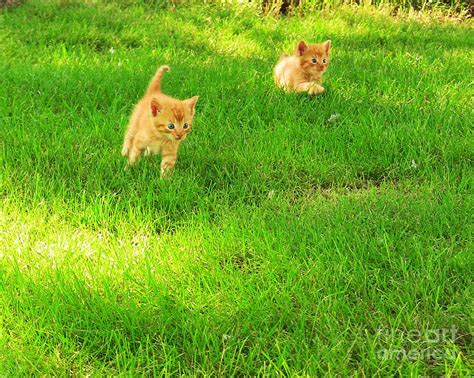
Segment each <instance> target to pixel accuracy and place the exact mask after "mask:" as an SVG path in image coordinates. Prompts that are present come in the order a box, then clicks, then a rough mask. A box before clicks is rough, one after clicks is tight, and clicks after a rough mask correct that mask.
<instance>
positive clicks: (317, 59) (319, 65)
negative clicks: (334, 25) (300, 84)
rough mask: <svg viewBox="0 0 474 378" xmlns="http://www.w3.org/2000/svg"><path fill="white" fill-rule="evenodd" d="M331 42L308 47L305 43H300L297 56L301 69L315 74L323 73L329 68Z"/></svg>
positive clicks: (297, 47) (297, 46)
mask: <svg viewBox="0 0 474 378" xmlns="http://www.w3.org/2000/svg"><path fill="white" fill-rule="evenodd" d="M330 49H331V41H330V40H327V41H326V42H324V43H319V44H314V45H307V44H306V43H305V41H299V42H298V44H297V45H296V56H298V57H299V58H300V62H301V67H302V68H303V69H304V70H306V71H308V72H314V73H323V72H324V71H326V70H327V68H328V66H329V52H330Z"/></svg>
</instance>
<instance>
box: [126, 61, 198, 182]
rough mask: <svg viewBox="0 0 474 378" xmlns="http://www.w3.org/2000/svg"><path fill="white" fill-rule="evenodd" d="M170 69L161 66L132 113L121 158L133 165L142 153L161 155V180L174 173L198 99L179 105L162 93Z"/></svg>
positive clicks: (194, 98)
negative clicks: (161, 88)
mask: <svg viewBox="0 0 474 378" xmlns="http://www.w3.org/2000/svg"><path fill="white" fill-rule="evenodd" d="M169 70H170V68H169V67H168V66H161V67H160V68H158V71H156V74H155V76H154V77H153V79H152V80H151V82H150V84H149V86H148V89H147V91H146V93H145V96H143V98H142V99H141V100H140V101H139V102H138V104H137V105H136V106H135V110H134V111H133V114H132V117H131V118H130V123H129V126H128V129H127V132H126V133H125V139H124V142H123V149H122V156H126V157H128V164H129V165H133V164H135V162H136V161H137V160H138V158H139V157H140V155H141V154H142V153H143V152H146V153H154V154H161V177H163V176H166V175H167V174H168V173H170V172H171V171H172V170H173V167H174V164H175V163H176V159H177V157H178V147H179V144H180V143H181V141H182V140H183V139H184V138H186V134H187V133H188V132H190V131H191V128H192V121H193V117H194V108H195V106H196V102H197V100H198V96H194V97H192V98H190V99H187V100H184V101H180V100H176V99H174V98H171V97H169V96H166V95H164V94H163V93H161V90H160V83H161V78H162V76H163V73H164V72H169Z"/></svg>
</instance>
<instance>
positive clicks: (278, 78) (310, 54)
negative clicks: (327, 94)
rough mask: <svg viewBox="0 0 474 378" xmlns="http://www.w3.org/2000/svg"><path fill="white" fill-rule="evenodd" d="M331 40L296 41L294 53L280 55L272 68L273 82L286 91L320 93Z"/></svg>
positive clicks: (322, 90)
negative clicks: (313, 42) (311, 43)
mask: <svg viewBox="0 0 474 378" xmlns="http://www.w3.org/2000/svg"><path fill="white" fill-rule="evenodd" d="M330 49H331V41H329V40H328V41H326V42H324V43H320V44H315V45H307V44H306V43H305V42H304V41H300V42H298V44H297V45H296V51H295V54H294V55H282V56H281V57H280V59H279V60H278V62H277V64H276V65H275V68H274V69H273V78H274V80H275V83H276V84H277V85H278V86H279V87H280V88H282V89H284V90H286V91H294V92H308V93H309V94H311V95H313V94H320V93H323V92H324V88H323V87H322V86H321V84H322V81H323V73H324V72H325V71H326V70H327V68H328V66H329V52H330Z"/></svg>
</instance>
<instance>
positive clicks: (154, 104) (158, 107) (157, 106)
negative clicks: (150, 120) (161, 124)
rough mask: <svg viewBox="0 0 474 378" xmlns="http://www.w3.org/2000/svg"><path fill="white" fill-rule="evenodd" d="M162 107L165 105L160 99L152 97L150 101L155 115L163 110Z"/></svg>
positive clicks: (152, 112)
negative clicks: (162, 104)
mask: <svg viewBox="0 0 474 378" xmlns="http://www.w3.org/2000/svg"><path fill="white" fill-rule="evenodd" d="M162 109H163V107H162V106H161V104H160V103H159V102H158V100H157V99H156V98H152V99H151V102H150V110H151V114H152V115H153V117H156V116H157V115H158V113H159V112H161V110H162Z"/></svg>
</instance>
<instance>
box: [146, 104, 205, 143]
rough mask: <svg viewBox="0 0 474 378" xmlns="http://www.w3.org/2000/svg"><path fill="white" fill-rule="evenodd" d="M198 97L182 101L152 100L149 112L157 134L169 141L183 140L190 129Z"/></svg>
mask: <svg viewBox="0 0 474 378" xmlns="http://www.w3.org/2000/svg"><path fill="white" fill-rule="evenodd" d="M198 98H199V97H198V96H194V97H191V98H189V99H187V100H184V101H179V100H174V101H172V102H170V101H166V102H165V101H163V100H160V99H157V98H152V99H151V102H150V112H151V116H152V118H153V124H154V126H155V129H156V131H157V132H158V133H160V134H161V135H163V136H165V137H166V138H167V139H169V140H183V139H184V138H186V134H187V133H189V132H190V131H191V129H192V122H193V117H194V108H195V106H196V102H197V100H198Z"/></svg>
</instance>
